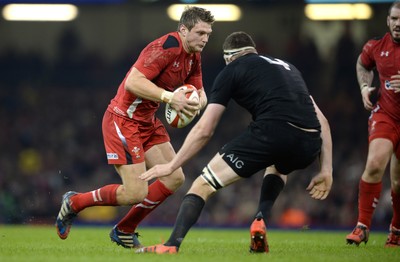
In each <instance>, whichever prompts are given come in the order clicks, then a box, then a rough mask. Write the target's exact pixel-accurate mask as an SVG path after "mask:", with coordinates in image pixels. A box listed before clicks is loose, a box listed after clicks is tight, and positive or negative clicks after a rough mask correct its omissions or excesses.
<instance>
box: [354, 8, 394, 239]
mask: <svg viewBox="0 0 400 262" xmlns="http://www.w3.org/2000/svg"><path fill="white" fill-rule="evenodd" d="M387 25H388V27H389V31H390V32H388V33H386V34H385V35H384V36H383V37H382V38H380V39H372V40H369V41H368V42H367V43H366V44H365V45H364V48H363V50H362V52H361V54H360V56H359V57H358V60H357V65H356V69H357V78H358V82H359V84H360V88H361V96H362V100H363V103H364V107H365V109H367V110H370V111H371V116H370V118H369V122H368V125H369V149H368V157H367V163H366V166H365V170H364V173H363V174H362V176H361V179H360V183H359V198H358V222H357V226H356V227H355V228H354V230H353V232H352V233H350V234H349V235H347V237H346V240H347V243H348V244H353V243H354V244H356V245H359V244H360V243H361V242H365V243H367V241H368V236H369V230H370V228H371V220H372V215H373V213H374V210H375V207H376V205H377V204H378V201H379V197H380V194H381V191H382V177H383V174H384V173H385V169H386V166H387V165H388V163H389V162H390V179H391V196H392V207H393V217H392V221H391V224H390V229H389V230H390V232H389V235H388V238H387V241H386V244H385V246H386V247H400V162H399V159H400V106H399V105H400V1H396V2H394V3H393V4H392V5H391V7H390V8H389V14H388V16H387ZM374 69H376V70H377V72H378V74H379V80H380V88H379V98H378V101H377V103H376V104H373V103H372V102H371V99H370V97H371V93H372V92H373V91H374V90H375V87H371V84H372V81H373V79H374V72H373V70H374Z"/></svg>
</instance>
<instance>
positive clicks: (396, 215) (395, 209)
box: [392, 190, 400, 229]
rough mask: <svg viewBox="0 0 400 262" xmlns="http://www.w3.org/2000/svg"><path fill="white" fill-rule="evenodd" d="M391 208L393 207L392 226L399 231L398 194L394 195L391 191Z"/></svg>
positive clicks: (399, 208) (399, 202) (399, 203)
mask: <svg viewBox="0 0 400 262" xmlns="http://www.w3.org/2000/svg"><path fill="white" fill-rule="evenodd" d="M392 207H393V218H392V226H394V227H395V228H397V229H400V193H395V192H394V191H393V190H392Z"/></svg>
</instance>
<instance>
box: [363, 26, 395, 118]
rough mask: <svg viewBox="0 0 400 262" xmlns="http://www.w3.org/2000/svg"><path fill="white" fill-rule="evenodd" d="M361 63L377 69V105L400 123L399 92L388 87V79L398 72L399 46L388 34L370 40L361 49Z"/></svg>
mask: <svg viewBox="0 0 400 262" xmlns="http://www.w3.org/2000/svg"><path fill="white" fill-rule="evenodd" d="M361 62H362V63H363V65H364V66H365V67H366V68H367V69H369V70H372V69H374V68H376V69H377V71H378V73H379V80H380V90H379V92H380V96H379V99H378V103H377V105H378V106H379V108H380V109H382V110H383V111H384V112H386V113H387V114H388V115H389V116H391V117H392V118H393V119H395V120H397V121H400V92H399V93H395V92H394V90H393V88H392V87H390V83H389V81H390V80H391V79H390V77H391V76H393V75H398V74H399V71H400V44H399V43H395V42H393V40H392V38H391V36H390V33H386V34H385V35H384V36H383V38H380V39H371V40H369V41H368V42H367V43H366V44H365V45H364V47H363V50H362V52H361Z"/></svg>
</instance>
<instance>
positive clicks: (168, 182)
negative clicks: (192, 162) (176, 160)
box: [160, 168, 185, 191]
mask: <svg viewBox="0 0 400 262" xmlns="http://www.w3.org/2000/svg"><path fill="white" fill-rule="evenodd" d="M160 180H161V181H162V182H163V184H164V185H165V186H166V187H167V188H168V189H169V190H171V191H176V190H177V189H178V188H179V187H180V186H182V185H183V183H184V182H185V175H184V174H183V171H182V168H179V169H177V170H175V171H174V172H173V173H172V174H171V175H169V176H166V177H163V178H161V179H160Z"/></svg>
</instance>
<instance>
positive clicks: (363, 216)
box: [358, 179, 382, 228]
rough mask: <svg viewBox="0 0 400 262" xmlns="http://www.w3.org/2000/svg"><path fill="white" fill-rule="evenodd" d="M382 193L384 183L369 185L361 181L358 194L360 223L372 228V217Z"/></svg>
mask: <svg viewBox="0 0 400 262" xmlns="http://www.w3.org/2000/svg"><path fill="white" fill-rule="evenodd" d="M381 191H382V182H379V183H367V182H365V181H363V180H362V179H360V184H359V192H358V222H360V223H363V224H364V225H365V226H367V227H368V228H370V227H371V220H372V215H373V213H374V211H375V208H376V205H377V204H378V202H379V197H380V194H381Z"/></svg>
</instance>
